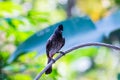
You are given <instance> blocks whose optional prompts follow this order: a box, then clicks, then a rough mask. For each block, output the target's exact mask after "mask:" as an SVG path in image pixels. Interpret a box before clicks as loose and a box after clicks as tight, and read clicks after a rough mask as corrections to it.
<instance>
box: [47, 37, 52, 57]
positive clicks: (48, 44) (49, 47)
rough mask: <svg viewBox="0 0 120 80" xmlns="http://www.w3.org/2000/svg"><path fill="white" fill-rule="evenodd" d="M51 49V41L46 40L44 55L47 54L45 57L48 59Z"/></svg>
mask: <svg viewBox="0 0 120 80" xmlns="http://www.w3.org/2000/svg"><path fill="white" fill-rule="evenodd" d="M51 48H52V40H50V39H49V40H48V42H47V44H46V53H47V57H50V56H49V51H50V50H51Z"/></svg>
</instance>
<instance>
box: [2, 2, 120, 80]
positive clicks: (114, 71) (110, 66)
mask: <svg viewBox="0 0 120 80" xmlns="http://www.w3.org/2000/svg"><path fill="white" fill-rule="evenodd" d="M77 1H83V0H77ZM84 1H85V2H84V5H87V3H89V2H88V1H87V0H84ZM106 1H110V0H106ZM115 1H116V3H117V4H118V2H119V0H115ZM93 2H94V1H93ZM95 2H98V1H97V0H96V1H95ZM66 4H67V3H65V4H63V3H60V2H58V1H56V0H54V1H50V0H1V1H0V80H33V79H34V77H35V76H36V75H37V73H39V72H40V71H41V70H42V69H43V68H44V67H45V66H46V55H41V56H38V57H35V55H36V54H35V53H36V52H30V54H26V55H23V56H21V57H19V59H18V60H17V61H15V62H14V63H11V64H7V59H8V57H9V56H10V55H11V53H13V51H14V50H15V49H16V47H17V46H18V45H19V44H20V43H22V42H23V41H25V40H26V39H27V38H28V37H30V36H31V35H32V34H33V33H35V32H36V31H38V30H40V29H43V28H45V27H47V26H48V25H51V24H54V23H56V22H59V21H62V20H64V19H66V11H65V7H60V6H58V5H63V6H65V5H66ZM78 5H79V4H78ZM98 5H99V3H98ZM95 6H97V5H95ZM83 7H84V6H83ZM83 7H78V8H81V9H86V10H85V11H87V10H88V14H91V13H92V8H89V7H88V8H89V9H88V8H87V7H84V8H83ZM109 7H113V4H111V6H109ZM63 8H64V9H63ZM96 8H97V7H96ZM95 10H97V11H99V10H98V9H95ZM100 10H102V9H100ZM106 10H108V7H107V8H106V9H105V10H104V11H103V12H106ZM103 12H96V11H95V12H93V13H92V16H93V15H94V16H93V17H92V16H91V15H90V17H91V18H92V19H93V20H98V19H99V18H101V15H97V17H96V15H95V14H96V13H100V14H102V13H103ZM115 44H116V43H115ZM114 53H116V54H114ZM118 53H119V52H116V51H113V50H109V49H107V48H104V47H101V48H95V47H88V48H83V49H78V50H75V51H73V52H71V53H69V54H68V55H66V56H65V57H63V58H62V59H60V60H59V61H58V62H56V64H54V65H53V72H52V74H50V75H48V76H46V75H43V76H42V78H41V80H110V79H112V80H117V78H118V80H119V72H120V68H119V60H120V58H119V55H118ZM86 60H87V61H88V62H86V64H87V63H90V64H89V65H87V66H88V67H87V68H86V69H85V67H86V64H85V65H84V63H85V61H86ZM81 61H82V62H84V63H81ZM80 64H83V65H80ZM78 65H80V67H81V66H82V69H85V70H84V71H82V70H80V69H79V66H78Z"/></svg>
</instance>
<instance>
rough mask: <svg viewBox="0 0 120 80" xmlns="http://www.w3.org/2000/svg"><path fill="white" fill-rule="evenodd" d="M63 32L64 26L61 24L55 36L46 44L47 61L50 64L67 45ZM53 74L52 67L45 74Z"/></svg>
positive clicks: (54, 33)
mask: <svg viewBox="0 0 120 80" xmlns="http://www.w3.org/2000/svg"><path fill="white" fill-rule="evenodd" d="M62 32H63V25H62V24H60V25H58V27H57V28H56V29H55V31H54V32H53V34H52V35H51V36H50V38H49V39H48V40H47V43H46V54H47V59H48V62H47V64H49V62H50V61H51V60H53V56H54V55H55V54H56V53H58V52H59V50H60V49H61V48H62V47H63V46H64V44H65V38H64V37H63V36H62ZM51 72H52V66H50V67H49V68H48V69H47V70H46V71H45V74H50V73H51Z"/></svg>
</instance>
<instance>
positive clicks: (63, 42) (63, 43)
mask: <svg viewBox="0 0 120 80" xmlns="http://www.w3.org/2000/svg"><path fill="white" fill-rule="evenodd" d="M64 45H65V38H63V41H62V46H61V48H62V47H63V46H64Z"/></svg>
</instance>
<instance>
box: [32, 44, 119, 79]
mask: <svg viewBox="0 0 120 80" xmlns="http://www.w3.org/2000/svg"><path fill="white" fill-rule="evenodd" d="M87 46H104V47H108V48H112V49H115V50H120V47H117V46H114V45H110V44H106V43H86V44H80V45H78V46H75V47H73V48H71V49H68V50H66V51H65V52H64V54H67V53H69V52H71V51H73V50H76V49H78V48H82V47H87ZM62 56H63V54H59V55H58V56H57V57H56V58H55V59H54V60H55V62H56V61H57V60H58V59H60V58H61V57H62ZM53 63H54V61H52V60H51V62H50V63H49V64H48V65H47V66H46V67H45V68H44V69H43V70H42V71H41V72H40V73H39V74H38V75H37V76H36V77H35V79H34V80H39V78H40V77H41V76H42V74H43V73H44V72H45V71H46V70H47V69H48V68H49V67H50V66H51V65H52V64H53Z"/></svg>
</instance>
